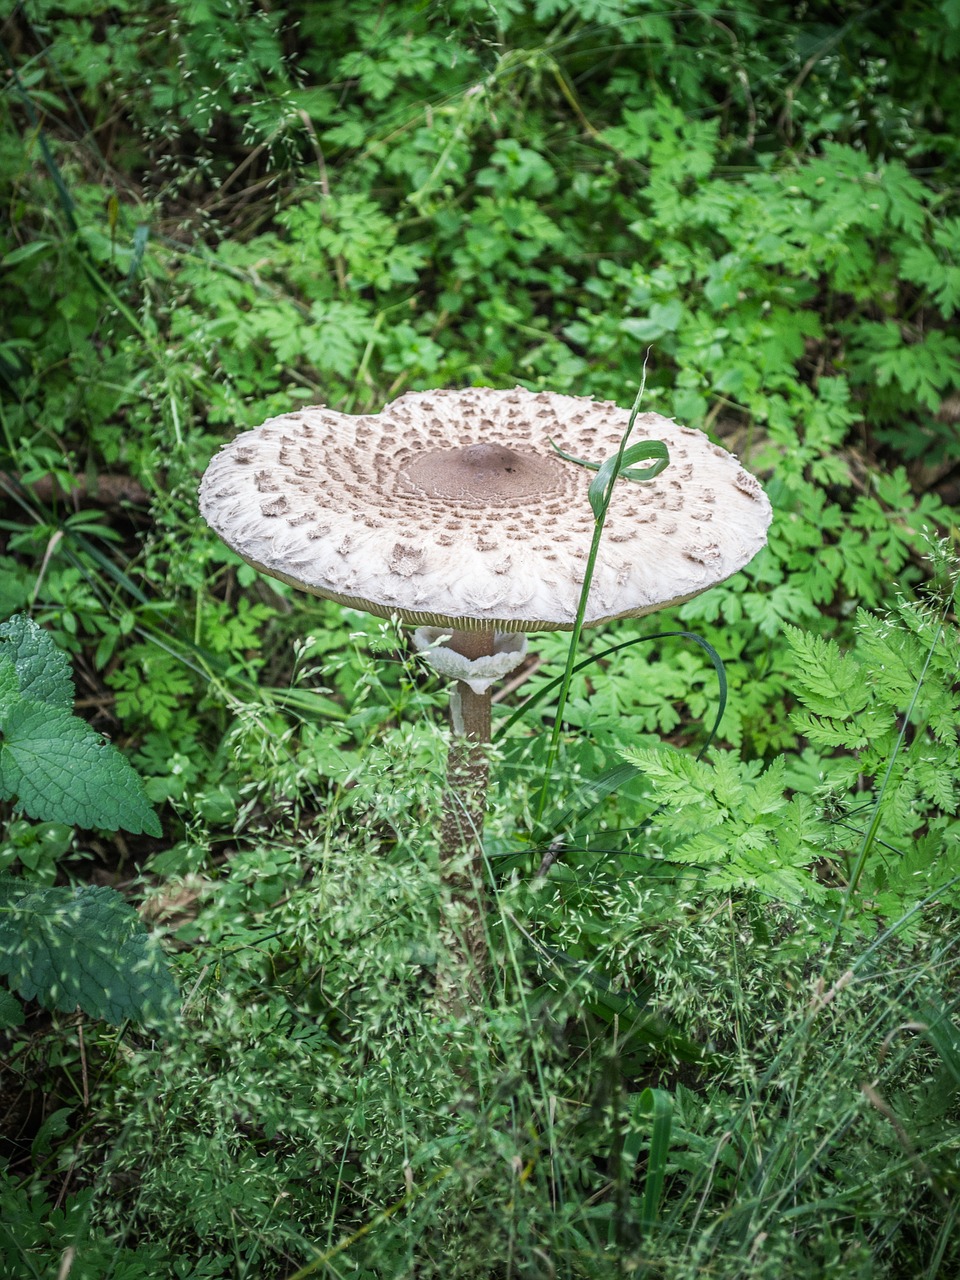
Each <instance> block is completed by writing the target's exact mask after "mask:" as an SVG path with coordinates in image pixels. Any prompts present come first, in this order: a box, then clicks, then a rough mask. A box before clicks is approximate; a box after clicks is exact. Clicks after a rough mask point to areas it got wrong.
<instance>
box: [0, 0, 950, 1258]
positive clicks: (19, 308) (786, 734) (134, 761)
mask: <svg viewBox="0 0 960 1280" xmlns="http://www.w3.org/2000/svg"><path fill="white" fill-rule="evenodd" d="M0 51H2V54H3V58H4V76H3V82H2V87H0V192H2V196H3V206H4V210H5V211H6V213H7V215H8V216H7V217H6V218H4V219H3V220H2V222H0V266H2V274H0V316H2V321H0V428H2V431H0V507H2V510H0V540H2V545H0V978H2V979H3V985H2V987H0V1278H2V1280H7V1278H10V1280H14V1278H16V1280H19V1278H20V1277H35V1278H36V1277H44V1278H46V1277H49V1278H50V1280H66V1278H67V1277H71V1278H72V1280H106V1278H110V1280H140V1278H141V1277H143V1278H146V1277H157V1276H175V1277H178V1278H179V1280H201V1278H202V1280H219V1278H221V1277H224V1278H225V1277H255V1276H256V1277H265V1278H271V1277H277V1278H283V1280H301V1278H302V1277H307V1276H316V1277H324V1278H325V1280H341V1278H347V1277H349V1278H351V1280H354V1278H355V1280H407V1278H409V1280H414V1278H416V1280H428V1278H429V1277H432V1276H442V1277H444V1280H514V1278H517V1280H519V1278H520V1277H536V1278H537V1280H554V1278H561V1277H562V1278H564V1280H581V1278H587V1277H589V1278H593V1277H596V1278H597V1280H606V1278H607V1277H611V1276H621V1275H622V1276H631V1277H633V1276H636V1277H644V1278H647V1280H695V1278H700V1277H711V1280H715V1278H717V1280H718V1278H724V1280H727V1278H729V1280H732V1278H733V1277H751V1278H754V1277H756V1278H757V1280H761V1278H767V1277H770V1278H771V1280H774V1278H775V1280H800V1278H802V1277H811V1278H814V1277H818V1278H819V1277H837V1278H838V1280H840V1278H842V1280H847V1278H848V1277H852V1278H861V1280H877V1278H879V1277H889V1278H890V1280H896V1278H897V1277H903V1276H910V1277H924V1278H927V1280H935V1278H936V1277H943V1278H944V1280H946V1278H947V1277H952V1276H955V1275H956V1274H957V1273H958V1269H960V1236H958V1233H957V1229H956V1228H957V1216H958V1203H960V1202H958V1195H960V1175H958V1169H957V1158H958V1150H960V1113H958V1107H957V1101H958V1088H960V1014H958V1001H960V986H958V977H960V954H958V927H957V926H958V919H960V916H958V912H960V819H958V816H957V814H958V808H960V784H958V765H957V761H958V746H960V626H958V616H957V615H958V602H960V594H958V573H960V559H958V555H960V548H958V536H960V535H958V523H960V522H958V518H957V508H958V505H960V338H958V334H957V328H956V316H957V312H958V310H960V202H958V189H960V141H958V139H960V80H958V78H957V77H956V74H955V65H956V58H957V55H958V54H960V6H958V4H957V3H956V0H910V2H909V3H907V4H900V5H891V4H885V3H876V4H869V3H866V2H865V0H855V2H854V3H850V4H844V5H831V4H826V3H821V2H820V0H812V2H811V3H808V4H804V5H795V4H788V3H774V4H772V5H771V4H762V5H761V4H759V3H756V2H755V0H737V3H734V4H729V5H726V6H722V5H720V4H715V3H707V4H700V5H697V6H695V7H692V8H691V7H688V8H682V7H669V6H668V7H655V6H652V5H650V4H649V3H647V2H646V0H565V2H564V3H560V2H559V0H444V3H439V2H431V3H419V2H418V0H397V3H394V4H391V5H381V4H380V3H374V0H355V3H353V4H351V5H349V6H346V5H344V6H341V7H339V8H334V7H331V6H327V5H321V4H311V3H307V2H306V0H299V2H298V0H279V2H278V3H275V4H272V5H265V4H257V3H253V0H190V3H173V2H170V3H165V4H161V5H152V4H146V3H145V2H144V0H119V2H116V3H113V4H107V3H105V2H101V0H59V2H54V0H18V2H17V3H12V4H8V5H6V6H5V7H4V9H3V11H2V12H0ZM648 351H649V358H648V359H647V363H646V367H645V365H644V361H645V356H646V353H647V352H648ZM644 373H645V377H646V382H645V387H644V407H645V408H649V409H652V410H655V411H656V412H658V413H661V414H664V415H666V416H668V417H673V418H676V419H677V420H678V421H679V422H682V423H684V424H686V425H689V426H693V427H696V428H699V429H700V430H703V431H706V432H707V433H709V434H710V435H711V438H713V439H714V440H716V441H718V442H719V443H721V444H722V445H723V446H724V447H725V448H727V449H730V450H732V451H733V452H735V453H736V454H737V455H738V457H739V458H740V459H741V461H742V462H743V465H744V466H745V467H746V468H747V469H748V470H749V471H751V472H752V473H753V474H754V475H756V476H757V477H758V479H759V480H760V481H761V483H762V484H763V487H764V489H765V491H766V493H767V494H768V496H769V498H770V501H771V503H772V505H773V509H774V519H773V524H772V525H771V528H770V534H769V541H768V545H767V546H766V547H765V549H764V550H763V551H762V552H761V553H760V554H759V555H757V556H756V558H755V559H754V560H753V561H752V562H751V563H750V564H749V565H748V566H747V567H746V568H745V569H744V570H743V571H742V572H740V573H738V574H736V575H735V576H734V577H733V578H731V579H729V580H728V581H727V582H725V583H723V584H722V585H720V586H718V587H715V588H713V589H712V590H710V591H709V592H707V593H705V594H703V595H701V596H699V597H697V598H695V599H693V600H690V601H688V602H687V603H686V604H683V605H681V606H679V607H678V608H675V609H673V610H671V611H670V612H669V613H668V614H664V615H663V616H657V617H648V618H641V619H632V620H625V621H621V622H618V623H614V624H611V625H609V626H607V627H604V628H602V629H600V630H598V631H597V632H596V633H594V632H592V631H590V630H588V631H585V632H584V636H583V639H582V642H581V647H580V656H581V657H582V658H584V659H591V661H589V662H587V663H586V664H585V665H583V666H581V667H580V668H579V669H578V670H577V671H576V673H575V674H574V675H573V677H572V679H571V680H570V682H569V685H565V686H563V687H564V689H565V699H564V706H563V712H562V724H561V726H560V728H561V730H562V732H561V733H560V738H559V743H560V749H559V753H558V754H557V756H556V759H554V758H553V753H552V751H551V749H550V738H551V731H552V728H553V725H554V722H555V717H556V714H557V705H558V704H557V698H558V685H559V684H560V682H561V676H562V673H563V671H564V668H565V664H566V662H567V654H568V646H569V636H568V635H566V634H565V633H562V632H552V633H546V634H544V635H541V636H538V637H537V642H536V646H535V649H536V656H535V657H531V658H529V659H528V660H527V662H526V665H525V667H524V668H523V671H522V675H523V679H522V680H519V679H518V680H514V681H510V682H507V684H505V685H504V687H503V689H502V691H501V692H500V693H499V694H498V695H497V697H496V699H495V704H494V731H495V732H494V744H493V747H492V748H491V777H492V779H493V785H492V788H491V796H490V806H489V813H488V816H487V821H486V825H485V829H484V847H485V851H486V855H487V862H488V867H489V872H490V876H491V880H492V884H493V886H494V889H495V893H494V895H493V908H492V910H491V912H490V916H489V921H488V939H487V941H488V945H489V948H490V953H491V956H492V961H493V963H492V969H491V975H490V980H489V982H488V984H487V987H486V990H485V991H484V992H483V994H482V998H480V997H478V998H477V1000H476V1002H475V1007H472V1008H469V1009H465V1008H462V1007H460V1008H456V1009H454V1008H451V1007H450V1006H449V1005H447V1006H445V1005H444V1004H443V1002H438V1001H437V1000H436V998H435V996H434V987H435V978H436V973H437V969H438V965H440V964H441V963H442V960H443V957H442V955H441V954H440V951H441V948H440V944H439V941H438V936H439V929H438V902H437V899H438V891H437V878H438V872H437V859H438V840H437V832H438V829H439V826H440V822H441V814H442V811H443V808H444V802H445V797H444V790H445V785H446V784H445V759H446V750H447V739H448V733H447V729H446V726H445V715H444V708H445V705H446V701H447V697H446V691H445V689H444V687H443V685H442V682H440V681H439V680H438V679H437V678H436V677H435V676H433V675H431V674H430V673H429V671H428V669H427V668H425V667H423V666H421V665H418V663H417V661H416V660H415V659H414V658H413V657H412V656H411V655H410V651H409V646H408V642H407V637H406V635H405V632H404V630H403V628H400V627H398V626H396V625H394V624H393V623H391V622H389V621H382V620H380V619H377V618H372V617H370V616H368V615H365V614H361V613H358V612H355V611H351V610H348V609H344V608H342V607H340V606H339V605H336V604H333V603H331V602H329V601H324V600H320V599H317V598H314V597H310V596H307V595H303V594H298V593H297V592H296V591H295V590H293V589H292V588H289V587H287V586H285V585H284V584H283V583H280V582H276V581H272V580H267V579H266V578H264V577H262V576H260V575H258V574H257V573H256V572H255V571H254V570H253V569H252V568H250V567H249V566H248V565H246V564H244V563H243V562H242V561H241V560H240V559H239V558H238V557H237V556H235V555H234V554H233V553H232V552H231V551H229V550H228V549H227V548H226V547H225V546H224V545H223V543H221V542H220V541H219V539H218V538H217V537H216V536H215V535H214V534H213V533H212V531H211V530H210V529H209V528H207V526H206V525H205V524H204V523H203V522H202V521H201V520H200V518H199V515H198V511H197V485H198V483H199V479H200V476H201V474H202V473H203V470H204V468H205V466H206V464H207V462H208V461H209V459H210V457H211V456H212V455H213V454H214V453H215V452H216V450H217V449H218V448H219V446H220V445H221V444H222V443H224V442H225V441H226V440H228V439H230V438H232V437H233V436H234V435H235V434H236V433H237V432H239V431H241V430H244V429H248V428H250V427H253V426H256V425H258V424H259V423H260V422H262V421H263V420H264V419H266V418H268V417H270V416H273V415H276V414H282V413H286V412H290V411H291V410H293V409H296V408H298V407H300V406H303V405H309V404H325V405H328V406H330V407H331V408H333V409H336V410H339V411H341V412H346V413H353V414H365V413H375V412H377V411H379V409H380V408H382V407H383V406H384V405H385V404H387V403H388V402H390V401H391V400H393V399H395V398H396V397H397V396H399V395H400V394H402V393H403V392H405V391H408V390H426V389H432V388H438V387H465V386H470V385H478V386H492V387H500V388H512V387H514V386H517V385H519V386H523V387H526V388H529V389H530V390H534V391H539V390H548V391H553V392H559V393H563V394H567V395H581V396H589V397H592V398H594V399H609V400H614V401H616V402H617V403H618V404H620V405H621V406H623V407H625V408H626V407H628V406H629V405H630V404H631V403H633V401H634V397H635V395H636V391H637V388H638V386H639V384H640V382H641V378H642V377H643V376H644ZM691 634H692V635H693V636H695V637H697V638H698V639H697V640H691V639H690V635H691ZM721 705H723V715H722V718H721V719H720V723H719V727H718V728H717V731H716V733H715V734H713V735H712V736H711V728H712V727H713V726H714V720H715V718H716V715H717V711H718V707H720V706H721ZM541 796H542V797H543V798H544V800H543V804H542V805H541V804H540V803H539V801H538V798H539V797H541ZM540 809H542V812H540Z"/></svg>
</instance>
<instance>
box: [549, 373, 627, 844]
mask: <svg viewBox="0 0 960 1280" xmlns="http://www.w3.org/2000/svg"><path fill="white" fill-rule="evenodd" d="M649 354H650V353H649V351H648V352H647V355H646V356H644V360H643V372H642V375H641V378H640V390H639V391H638V392H637V398H636V399H635V400H634V402H633V408H632V409H631V411H630V421H629V422H628V423H627V429H626V431H625V432H624V433H623V437H622V439H621V441H620V448H619V450H618V451H617V460H616V465H615V466H614V468H613V474H612V476H611V477H610V481H609V483H608V485H607V488H606V490H605V492H604V495H603V501H602V502H601V504H600V507H599V510H598V512H597V514H596V516H595V517H594V522H593V540H592V541H591V543H590V554H589V555H588V556H587V566H586V569H585V571H584V575H583V586H582V587H581V588H580V599H579V601H578V602H577V615H576V618H575V619H574V623H573V631H572V633H571V636H570V645H569V648H568V649H567V664H566V667H565V668H564V672H563V683H562V684H561V686H560V694H559V697H558V698H557V713H556V715H555V716H554V720H553V729H552V731H551V733H550V745H549V747H548V748H547V759H546V763H545V764H544V767H543V785H542V786H541V788H540V796H539V798H538V800H537V808H536V821H537V823H539V822H540V820H541V819H542V817H543V811H544V809H545V808H546V807H547V796H548V794H549V792H550V778H551V775H552V773H553V765H554V761H555V760H556V758H557V750H558V748H559V745H560V730H561V728H562V726H563V713H564V711H565V709H566V705H567V695H568V694H569V692H570V683H571V681H572V679H573V671H574V667H575V666H576V662H577V649H578V647H579V644H580V633H581V632H582V631H583V620H584V618H585V617H586V613H587V599H588V597H589V595H590V585H591V583H592V582H593V572H594V569H595V568H596V564H597V556H598V554H599V552H600V539H601V537H602V536H603V526H604V524H605V523H606V519H607V511H608V509H609V507H610V502H611V500H612V498H613V487H614V485H615V484H616V483H617V478H618V477H619V475H620V466H621V462H622V460H623V455H624V452H625V450H626V447H627V442H628V441H629V439H630V434H631V432H632V431H633V424H634V423H635V422H636V420H637V414H638V413H639V412H640V402H641V401H642V400H643V392H644V388H645V387H646V385H647V358H648V356H649Z"/></svg>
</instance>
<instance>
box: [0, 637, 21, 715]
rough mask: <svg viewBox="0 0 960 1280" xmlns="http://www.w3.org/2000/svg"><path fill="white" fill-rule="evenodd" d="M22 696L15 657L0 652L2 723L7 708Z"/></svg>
mask: <svg viewBox="0 0 960 1280" xmlns="http://www.w3.org/2000/svg"><path fill="white" fill-rule="evenodd" d="M19 697H20V685H19V683H18V681H17V669H16V667H15V666H14V665H13V659H12V658H8V657H7V656H6V654H0V724H2V723H3V716H4V713H5V712H6V710H7V708H8V707H9V706H11V705H12V704H13V703H14V702H16V701H17V700H18V699H19Z"/></svg>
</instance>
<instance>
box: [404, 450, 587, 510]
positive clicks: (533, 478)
mask: <svg viewBox="0 0 960 1280" xmlns="http://www.w3.org/2000/svg"><path fill="white" fill-rule="evenodd" d="M399 479H400V483H401V485H402V486H403V487H404V488H406V489H408V490H411V491H414V492H416V493H420V494H423V496H424V497H426V498H439V499H441V500H447V501H452V502H459V503H467V504H469V505H471V506H473V505H475V506H505V505H509V504H510V503H514V502H519V501H520V500H522V499H523V498H530V497H534V496H541V495H544V494H549V493H553V492H555V491H556V490H557V489H558V488H559V487H560V484H561V481H562V471H561V469H560V467H559V466H558V465H557V464H556V463H555V462H554V461H553V459H552V458H544V457H540V456H538V455H536V454H530V453H517V452H516V450H514V449H509V448H507V446H506V445H502V444H470V445H466V446H465V447H464V448H462V449H433V450H430V451H429V452H427V453H418V454H416V455H414V457H412V458H411V459H410V461H409V462H408V463H406V465H405V466H403V467H402V468H401V469H400V473H399Z"/></svg>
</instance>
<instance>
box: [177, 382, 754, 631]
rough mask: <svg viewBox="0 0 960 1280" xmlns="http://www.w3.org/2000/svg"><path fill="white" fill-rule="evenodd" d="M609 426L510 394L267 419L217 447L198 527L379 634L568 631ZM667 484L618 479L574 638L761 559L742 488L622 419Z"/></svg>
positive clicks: (540, 397)
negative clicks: (381, 622) (402, 629)
mask: <svg viewBox="0 0 960 1280" xmlns="http://www.w3.org/2000/svg"><path fill="white" fill-rule="evenodd" d="M629 416H630V415H629V413H628V412H627V411H626V410H625V409H621V408H619V407H618V406H617V405H616V404H614V403H612V402H597V401H591V400H589V399H586V398H582V397H576V396H564V395H556V394H553V393H550V392H539V393H533V392H530V391H525V390H523V389H522V388H519V387H518V388H516V389H515V390H513V391H497V390H492V389H490V388H485V387H474V388H468V389H466V390H462V391H423V392H411V393H408V394H407V395H404V396H401V397H400V398H399V399H398V400H395V401H393V403H391V404H389V405H387V406H386V408H384V409H383V410H382V411H381V412H380V413H379V414H372V415H364V416H360V417H355V416H350V415H347V414H342V413H335V412H333V411H332V410H328V409H323V408H309V409H302V410H300V411H298V412H296V413H289V414H284V415H283V416H281V417H277V418H271V419H270V420H269V421H267V422H265V423H264V424H263V425H262V426H261V427H258V428H257V429H256V430H254V431H249V432H245V433H244V434H242V435H240V436H238V437H237V438H236V439H235V440H233V441H231V442H230V443H229V444H227V445H225V446H224V448H223V449H221V451H220V452H219V453H218V454H217V455H216V457H214V459H213V460H212V461H211V463H210V465H209V467H208V468H207V471H206V473H205V475H204V477H203V481H202V484H201V486H200V510H201V512H202V514H203V516H204V519H205V520H206V521H207V522H208V523H209V524H210V525H211V526H212V527H213V528H214V529H215V530H216V531H217V533H218V534H219V535H220V536H221V538H223V540H224V541H225V542H226V543H227V544H228V545H229V546H230V547H232V548H233V549H234V550H235V551H236V552H238V553H239V555H241V556H242V557H243V558H244V559H245V560H246V561H248V563H250V564H252V565H253V566H255V567H256V568H258V569H261V570H262V571H263V572H264V573H267V574H270V575H272V576H273V577H276V578H280V579H281V580H282V581H284V582H289V583H292V584H293V585H294V586H297V587H301V588H302V589H304V590H306V591H309V592H312V593H313V594H315V595H320V596H326V597H328V598H330V599H332V600H337V601H339V602H340V603H341V604H344V605H348V606H350V607H352V608H355V609H362V610H365V611H366V612H368V613H373V614H378V615H379V616H381V617H390V616H391V615H393V614H397V615H399V617H400V618H401V619H402V620H403V621H405V622H409V623H414V624H416V625H418V626H419V625H427V626H438V627H452V628H457V629H459V630H468V631H469V630H491V629H496V630H498V631H544V630H557V629H569V628H570V627H572V626H573V622H574V618H575V616H576V611H577V602H578V599H579V595H580V588H581V585H582V582H583V574H584V569H585V566H586V559H587V554H588V551H589V548H590V542H591V537H592V533H593V513H592V511H591V508H590V504H589V501H588V499H587V490H588V488H589V486H590V482H591V480H592V479H593V476H594V472H592V471H589V470H587V469H586V468H585V467H581V466H578V465H577V464H576V463H573V462H567V461H565V460H564V459H562V458H561V457H559V455H558V454H557V453H556V452H555V450H554V449H553V448H552V446H551V444H550V439H552V440H553V441H555V443H556V444H557V445H558V446H559V448H560V449H562V450H563V451H564V452H565V453H568V454H570V455H572V456H573V457H576V458H582V459H584V460H587V461H590V462H596V463H600V462H603V461H604V460H605V459H606V458H608V457H610V456H611V455H612V454H615V453H616V451H617V449H618V447H619V444H620V439H621V437H622V435H623V433H624V431H625V430H626V427H627V423H628V421H629ZM644 439H655V440H662V441H663V442H664V443H665V444H666V446H667V449H668V450H669V453H670V465H669V466H668V467H667V469H666V470H665V471H664V472H662V474H661V475H659V476H657V478H656V479H654V480H652V481H647V482H634V481H630V480H625V479H622V478H621V479H619V480H618V481H617V483H616V485H615V487H614V492H613V498H612V501H611V503H610V509H609V512H608V515H607V521H606V524H605V526H604V533H603V538H602V540H601V544H600V553H599V558H598V561H597V565H596V568H595V571H594V578H593V584H592V586H591V589H590V597H589V601H588V607H587V614H586V625H588V626H593V625H596V624H598V623H601V622H606V621H609V620H611V619H613V618H622V617H628V616H631V615H640V614H644V613H650V612H652V611H653V610H655V609H661V608H665V607H667V606H669V605H672V604H678V603H680V602H682V601H684V600H689V599H690V598H691V597H692V596H695V595H697V594H698V593H699V592H701V591H706V590H707V589H708V588H709V587H711V586H714V585H715V584H716V583H718V582H722V581H723V580H724V579H725V578H728V577H730V575H731V574H733V573H736V572H737V570H738V569H741V568H743V566H744V565H745V564H747V563H748V561H750V560H751V559H752V558H753V557H754V556H755V555H756V553H757V552H758V551H759V550H760V549H761V547H762V546H763V545H764V543H765V542H766V534H767V527H768V525H769V523H770V519H771V514H772V513H771V509H770V503H769V502H768V500H767V497H766V495H765V494H764V492H763V490H762V489H761V487H760V485H759V483H758V481H757V480H756V479H755V477H753V476H752V475H750V474H749V472H747V471H745V470H744V469H743V468H742V467H741V466H740V464H739V462H738V461H737V460H736V459H735V458H734V457H733V456H732V455H731V454H729V453H727V452H726V450H724V449H721V448H720V447H719V446H717V445H714V444H712V443H711V442H710V441H709V440H708V438H707V437H706V436H705V435H704V434H703V433H702V432H700V431H696V430H694V429H693V428H690V427H682V426H678V425H677V424H676V423H675V422H672V421H671V420H669V419H667V418H663V417H661V416H659V415H658V414H655V413H646V414H640V415H638V417H637V420H636V422H635V425H634V429H633V433H632V435H631V437H630V443H635V442H638V441H641V440H644Z"/></svg>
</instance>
